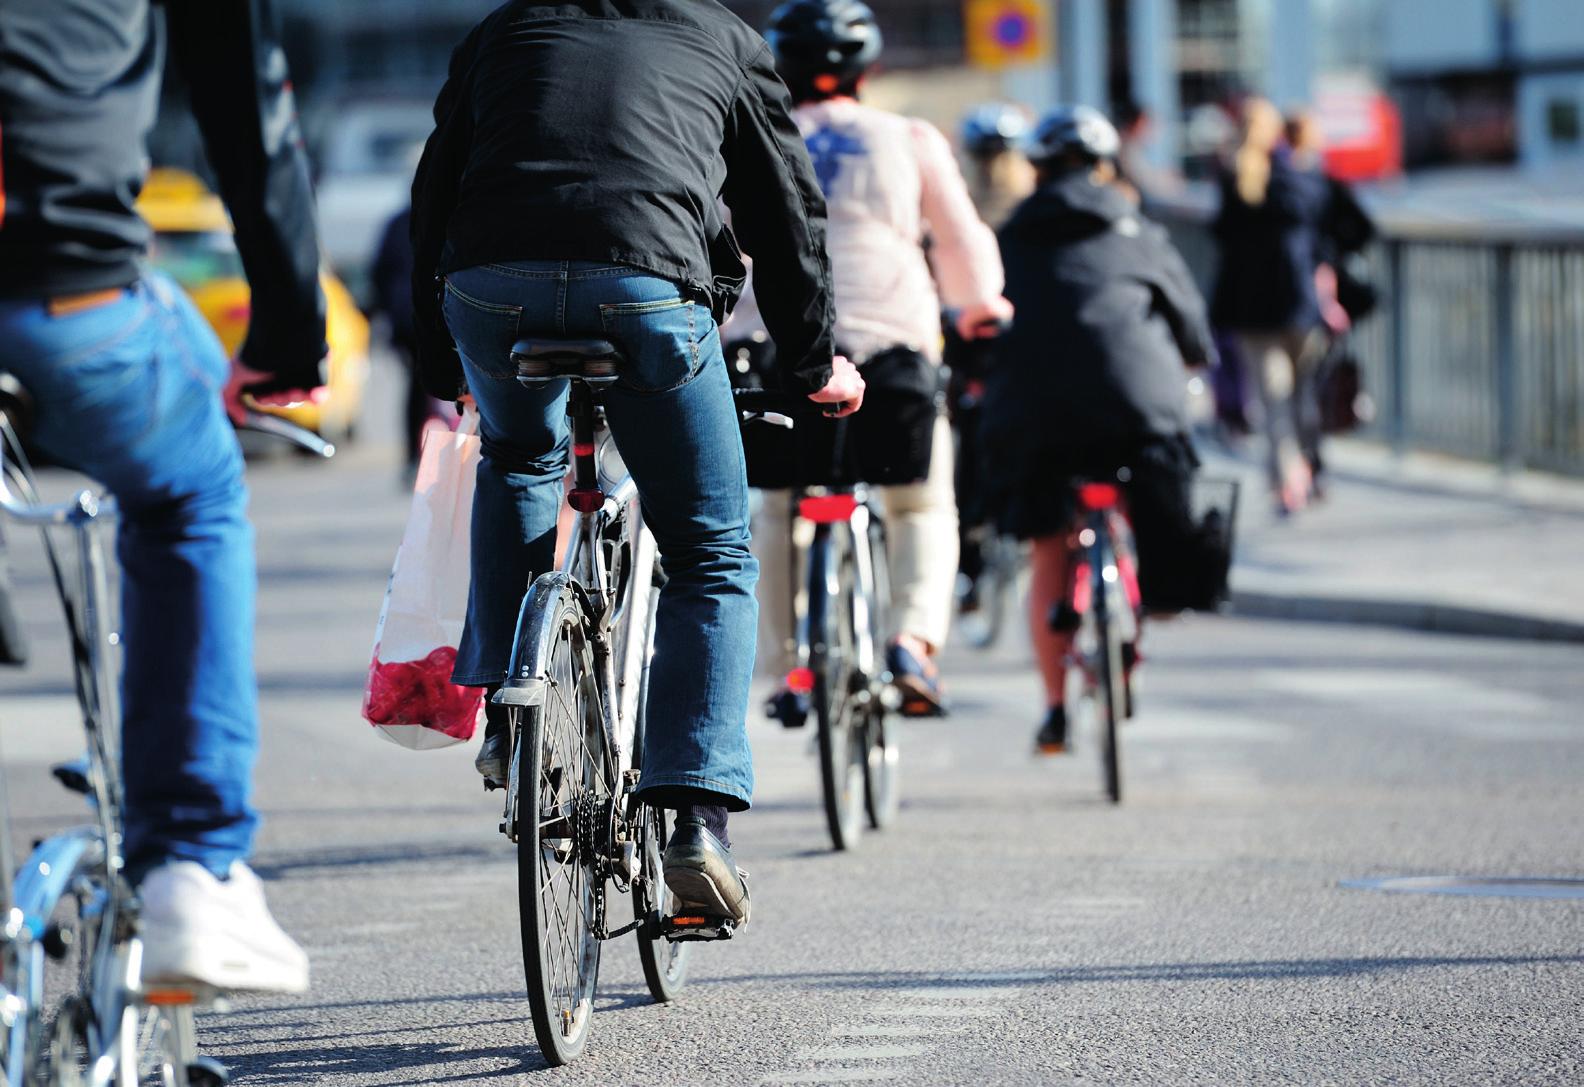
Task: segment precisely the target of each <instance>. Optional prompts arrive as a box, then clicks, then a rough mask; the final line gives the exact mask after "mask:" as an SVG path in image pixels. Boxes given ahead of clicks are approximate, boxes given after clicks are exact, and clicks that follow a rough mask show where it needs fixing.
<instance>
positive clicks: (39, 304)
mask: <svg viewBox="0 0 1584 1087" xmlns="http://www.w3.org/2000/svg"><path fill="white" fill-rule="evenodd" d="M159 7H160V8H161V9H162V10H163V18H162V19H157V18H156V16H155V14H154V12H153V11H152V10H151V8H150V4H149V2H148V0H91V2H89V0H6V2H5V3H3V4H0V120H3V123H4V142H3V145H0V176H3V178H4V188H3V190H0V371H9V372H10V373H11V374H12V375H14V376H15V377H16V378H17V379H18V380H20V382H21V383H22V385H23V386H24V387H25V388H26V389H27V390H28V392H29V393H30V394H31V396H32V399H33V400H34V401H35V402H36V404H37V418H36V421H35V426H34V431H33V438H34V440H35V441H36V442H37V444H38V445H39V447H40V448H41V449H42V450H43V451H44V452H46V453H48V454H49V455H50V456H51V457H52V458H54V459H55V460H56V461H59V462H60V463H63V464H66V465H68V466H70V467H72V468H75V469H77V470H79V471H81V472H84V473H85V474H87V475H89V476H92V477H93V478H95V479H97V480H98V481H100V482H101V483H103V484H104V485H105V486H106V487H108V488H109V490H110V492H111V493H112V494H113V495H114V496H115V498H116V504H117V507H118V511H119V528H118V537H117V541H116V552H117V555H118V556H119V558H120V560H121V570H122V595H121V600H122V615H123V626H122V628H121V639H120V644H121V649H122V653H123V675H122V684H121V686H122V697H123V703H124V706H125V713H124V722H123V732H124V737H123V738H122V740H123V742H122V743H121V749H122V765H123V773H124V775H125V778H126V792H125V811H124V813H123V816H124V819H123V822H124V836H125V840H124V853H125V858H126V871H125V875H126V877H127V878H128V879H129V880H130V881H131V883H132V884H133V886H135V887H137V888H138V895H139V898H140V899H141V901H142V912H141V915H140V921H141V932H140V935H141V936H142V940H143V960H142V978H141V981H142V982H144V983H150V984H153V985H155V986H157V987H163V986H164V985H166V984H169V985H174V986H183V985H190V984H193V983H197V984H200V985H205V986H210V987H214V988H218V989H244V990H267V991H280V992H299V991H302V990H303V989H306V988H307V986H308V959H307V956H306V955H305V954H304V953H303V951H302V949H301V948H300V947H298V946H297V944H296V943H294V942H293V941H292V940H291V938H290V937H288V936H287V935H286V934H285V933H284V932H282V931H281V929H280V927H279V926H278V925H277V924H276V923H275V921H274V919H273V918H272V917H271V916H270V914H269V910H268V908H267V907H266V905H265V901H264V891H263V888H262V886H261V885H260V883H259V880H258V877H257V876H255V875H254V874H253V873H252V871H251V870H250V869H249V868H248V866H247V864H246V859H247V857H248V856H249V855H250V854H251V852H252V848H253V836H254V833H255V830H256V828H257V826H258V821H259V820H258V814H257V812H256V811H255V810H254V808H253V800H252V790H253V766H254V762H255V761H256V758H257V754H258V690H257V682H256V680H255V677H254V670H253V603H254V584H255V581H256V578H257V569H256V563H255V561H254V552H253V529H252V526H251V525H249V523H248V520H247V497H248V496H247V487H246V485H245V484H244V482H243V478H242V467H243V465H242V451H241V448H240V446H239V444H238V442H237V438H236V434H235V433H234V432H233V430H232V428H231V425H230V422H229V421H228V419H227V412H228V411H229V412H231V413H233V416H235V415H237V414H239V413H240V412H241V410H242V407H241V401H242V397H243V395H244V394H246V395H249V396H251V397H252V398H254V399H255V400H256V401H258V402H260V403H265V404H280V405H289V404H294V403H299V402H302V401H304V400H307V399H311V398H313V397H314V396H315V395H316V393H315V390H318V389H320V388H321V387H322V386H323V384H324V380H323V360H324V357H325V353H326V345H325V299H324V294H323V292H322V291H321V290H320V287H319V238H318V233H317V230H316V228H315V226H314V207H313V191H312V188H311V186H310V184H309V175H308V162H307V158H306V157H305V155H304V154H303V151H302V139H301V132H300V130H299V128H298V124H297V118H296V108H295V105H294V103H293V99H292V92H291V80H290V75H289V73H288V72H287V70H286V65H285V61H284V59H283V54H282V52H281V47H280V38H279V34H278V27H277V24H276V18H275V12H274V6H273V4H272V3H271V2H270V0H251V2H246V3H245V2H241V0H236V2H232V3H225V4H212V3H202V2H198V0H169V2H166V3H163V4H161V5H159ZM167 49H168V51H169V55H170V58H171V62H172V63H173V64H174V65H175V67H176V68H177V69H178V70H179V71H180V73H181V74H182V76H183V77H184V78H185V80H186V82H187V84H188V86H189V87H190V88H191V90H192V96H191V100H192V110H193V114H194V116H195V117H196V119H197V121H198V127H199V129H200V131H201V132H202V135H203V142H204V148H205V150H206V152H207V156H208V160H209V162H210V164H211V165H212V166H213V167H214V170H215V173H216V174H217V175H218V177H219V190H220V195H221V197H222V199H224V201H225V203H226V207H227V210H229V212H230V214H231V219H232V222H233V223H235V225H236V240H237V247H238V249H240V250H241V255H242V264H243V267H244V268H245V269H246V271H247V277H248V281H249V285H250V286H251V287H252V303H251V305H252V319H251V321H250V322H249V326H248V334H247V341H246V342H245V343H244V344H243V345H242V349H241V352H240V360H239V361H237V362H234V363H232V362H229V361H228V360H227V359H226V356H225V352H224V349H223V348H222V347H221V346H220V342H219V340H218V339H216V338H215V334H214V332H213V331H212V330H211V329H210V328H209V326H208V325H207V324H206V323H205V322H204V320H203V318H202V316H200V315H199V313H198V311H197V309H196V308H195V307H194V306H193V304H192V302H191V301H190V300H189V299H188V298H187V296H186V295H185V294H184V293H183V292H182V290H181V288H180V287H178V286H177V285H176V284H175V283H174V282H173V281H172V280H171V279H169V278H168V277H166V276H164V275H162V274H159V273H156V272H152V271H150V270H149V269H148V267H147V256H148V244H149V228H148V226H147V224H146V223H144V221H143V220H142V218H140V217H139V215H138V213H137V209H136V207H135V206H134V200H135V199H136V196H137V193H138V190H139V188H140V187H141V186H142V183H143V179H144V175H145V174H146V172H147V168H148V150H147V140H148V134H149V129H150V128H151V127H152V126H153V123H154V116H155V112H156V107H157V105H158V102H159V96H160V86H161V83H162V80H163V75H164V73H163V71H162V67H163V64H162V61H163V59H164V57H165V54H166V51H167Z"/></svg>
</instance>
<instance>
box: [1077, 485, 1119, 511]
mask: <svg viewBox="0 0 1584 1087" xmlns="http://www.w3.org/2000/svg"><path fill="white" fill-rule="evenodd" d="M1121 500H1122V492H1121V491H1120V490H1118V489H1117V485H1116V484H1115V483H1084V484H1081V485H1080V486H1079V488H1078V502H1079V504H1080V505H1082V506H1083V508H1084V509H1086V510H1109V509H1114V508H1116V504H1117V503H1118V502H1120V501H1121Z"/></svg>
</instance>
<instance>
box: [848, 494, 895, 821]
mask: <svg viewBox="0 0 1584 1087" xmlns="http://www.w3.org/2000/svg"><path fill="white" fill-rule="evenodd" d="M868 535H869V541H868V542H869V570H870V577H871V580H872V584H871V585H870V586H869V594H868V595H869V608H868V611H869V614H868V621H867V623H866V624H865V625H866V626H867V627H868V633H867V637H868V638H870V639H871V640H872V641H873V642H874V652H873V654H872V656H871V659H872V660H874V661H875V662H876V667H877V668H879V662H882V661H883V660H884V659H885V636H886V632H887V631H888V630H890V629H891V568H890V565H889V564H888V563H887V561H886V538H885V525H884V524H883V523H882V522H881V521H880V520H879V519H878V518H875V519H874V520H871V521H870V522H869V534H868ZM855 626H856V624H855ZM880 671H881V672H884V669H883V668H880ZM866 678H867V679H868V680H869V686H870V694H871V697H870V699H869V701H868V704H867V705H866V707H865V710H864V719H863V730H864V808H865V810H867V811H868V813H869V825H870V826H871V827H873V828H874V829H875V830H884V829H885V828H886V827H888V826H890V825H891V824H892V823H893V822H895V821H896V816H897V811H898V809H899V808H900V807H901V804H902V788H901V781H900V778H901V770H902V752H901V749H900V748H899V747H898V746H897V735H896V725H895V724H894V723H893V722H888V721H887V719H886V705H885V700H884V699H883V698H882V697H881V696H882V694H883V692H882V690H881V686H882V684H881V682H880V680H881V678H882V677H881V676H869V677H866Z"/></svg>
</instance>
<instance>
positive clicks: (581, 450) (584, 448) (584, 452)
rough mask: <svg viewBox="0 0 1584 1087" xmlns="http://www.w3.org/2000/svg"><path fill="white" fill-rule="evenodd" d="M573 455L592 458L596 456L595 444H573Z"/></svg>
mask: <svg viewBox="0 0 1584 1087" xmlns="http://www.w3.org/2000/svg"><path fill="white" fill-rule="evenodd" d="M572 455H573V456H574V457H592V456H593V455H594V443H593V442H573V443H572Z"/></svg>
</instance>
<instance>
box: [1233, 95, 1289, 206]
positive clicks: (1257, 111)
mask: <svg viewBox="0 0 1584 1087" xmlns="http://www.w3.org/2000/svg"><path fill="white" fill-rule="evenodd" d="M1283 128H1284V122H1283V121H1282V115H1281V111H1280V110H1278V109H1277V108H1276V107H1275V106H1273V105H1271V104H1270V102H1269V101H1267V100H1266V99H1264V98H1250V99H1248V100H1247V101H1246V102H1244V103H1243V126H1242V134H1241V137H1240V138H1239V140H1238V148H1237V152H1236V154H1235V155H1234V156H1233V175H1234V178H1235V180H1236V182H1237V192H1238V196H1239V197H1241V198H1242V200H1243V202H1244V203H1245V204H1248V205H1250V206H1252V207H1258V206H1259V205H1261V204H1263V203H1265V191H1266V190H1267V189H1268V188H1269V187H1270V175H1271V152H1273V151H1275V150H1276V145H1277V144H1278V143H1279V142H1280V141H1281V138H1282V134H1283Z"/></svg>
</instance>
